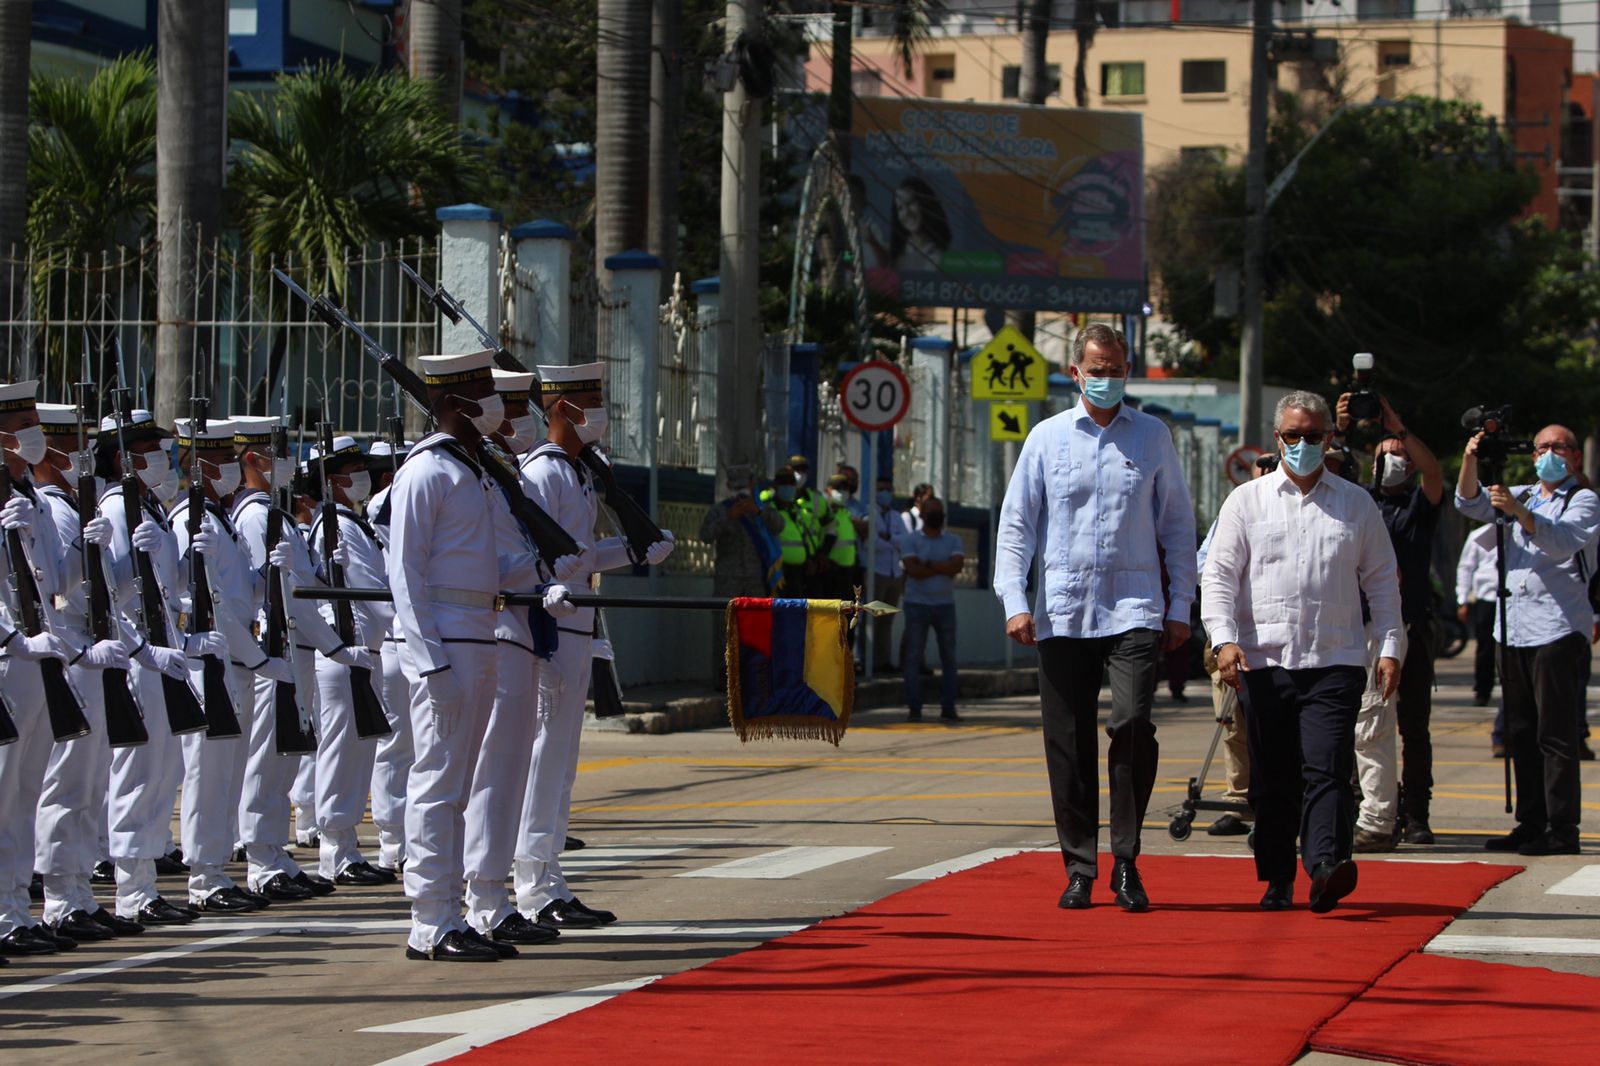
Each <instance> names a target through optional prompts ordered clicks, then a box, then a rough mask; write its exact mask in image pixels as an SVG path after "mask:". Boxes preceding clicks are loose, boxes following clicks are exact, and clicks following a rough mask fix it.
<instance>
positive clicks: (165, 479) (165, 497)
mask: <svg viewBox="0 0 1600 1066" xmlns="http://www.w3.org/2000/svg"><path fill="white" fill-rule="evenodd" d="M150 491H151V492H152V493H154V494H155V497H156V499H158V500H160V501H161V502H162V503H163V504H169V503H171V502H172V501H173V500H176V499H177V498H178V472H177V471H176V470H174V469H173V468H172V467H170V466H169V467H167V468H166V469H165V470H163V471H161V478H160V480H158V481H157V482H156V483H155V484H154V485H151V486H150Z"/></svg>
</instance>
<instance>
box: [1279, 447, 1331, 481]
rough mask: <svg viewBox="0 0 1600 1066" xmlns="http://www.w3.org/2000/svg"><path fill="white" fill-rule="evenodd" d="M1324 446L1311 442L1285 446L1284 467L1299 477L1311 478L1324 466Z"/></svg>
mask: <svg viewBox="0 0 1600 1066" xmlns="http://www.w3.org/2000/svg"><path fill="white" fill-rule="evenodd" d="M1322 456H1323V452H1322V445H1320V444H1312V443H1311V442H1309V441H1304V440H1302V441H1300V442H1298V443H1296V444H1285V445H1284V446H1283V465H1284V466H1286V467H1288V468H1289V471H1290V473H1292V474H1295V475H1296V476H1298V477H1310V476H1311V475H1312V474H1315V473H1316V472H1317V467H1319V466H1321V465H1322Z"/></svg>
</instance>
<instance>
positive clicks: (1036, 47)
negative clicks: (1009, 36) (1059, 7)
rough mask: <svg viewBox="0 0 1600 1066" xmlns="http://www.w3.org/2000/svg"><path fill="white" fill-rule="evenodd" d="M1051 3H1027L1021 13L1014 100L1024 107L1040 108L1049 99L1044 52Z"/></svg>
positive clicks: (1034, 0)
mask: <svg viewBox="0 0 1600 1066" xmlns="http://www.w3.org/2000/svg"><path fill="white" fill-rule="evenodd" d="M1050 8H1051V0H1027V6H1026V7H1025V8H1024V9H1023V13H1022V76H1021V77H1020V78H1019V79H1018V84H1017V99H1018V100H1021V101H1022V102H1023V103H1025V104H1042V103H1044V101H1045V97H1047V96H1049V95H1050V77H1049V68H1048V67H1047V66H1046V65H1045V48H1046V46H1047V45H1048V44H1049V42H1050Z"/></svg>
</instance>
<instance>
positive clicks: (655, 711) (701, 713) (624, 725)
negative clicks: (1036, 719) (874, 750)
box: [583, 666, 1039, 735]
mask: <svg viewBox="0 0 1600 1066" xmlns="http://www.w3.org/2000/svg"><path fill="white" fill-rule="evenodd" d="M930 684H931V685H934V686H937V678H936V677H934V676H933V675H924V680H923V686H924V691H925V692H926V691H928V690H929V689H928V686H929V685H930ZM935 691H936V688H935ZM960 691H961V698H962V699H963V700H971V699H998V698H1001V697H1004V696H1025V695H1029V694H1032V693H1035V692H1038V691H1039V668H1038V667H1036V666H1019V667H1014V668H1013V669H1011V670H1010V671H1007V670H1004V669H987V670H986V669H967V670H962V671H961V689H960ZM905 705H906V704H905V684H904V682H903V681H902V680H901V679H900V678H899V677H882V678H874V679H873V680H871V681H868V680H866V679H865V678H861V679H858V680H857V682H856V701H855V712H854V713H857V714H859V713H860V712H863V711H873V710H880V709H882V708H886V707H892V708H896V709H904V707H905ZM623 708H624V713H623V714H622V715H621V716H619V717H615V718H596V717H595V715H594V704H593V703H590V704H589V705H588V706H587V707H586V708H585V709H584V713H583V728H584V730H585V731H587V732H595V733H651V734H655V735H662V734H666V733H685V732H689V731H691V730H699V729H726V728H727V727H728V710H727V707H726V706H725V704H724V700H723V697H722V695H721V694H720V693H719V694H716V695H708V696H688V697H683V698H679V699H673V700H662V701H660V702H655V703H651V702H644V701H635V700H629V701H625V702H624V703H623Z"/></svg>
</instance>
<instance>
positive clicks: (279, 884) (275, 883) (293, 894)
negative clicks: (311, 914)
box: [261, 874, 311, 903]
mask: <svg viewBox="0 0 1600 1066" xmlns="http://www.w3.org/2000/svg"><path fill="white" fill-rule="evenodd" d="M261 894H262V895H263V896H266V897H267V898H268V899H270V900H273V901H274V902H281V903H303V902H305V901H306V900H308V899H310V898H311V889H309V888H307V887H306V886H305V885H302V884H300V883H299V882H298V881H296V880H294V879H293V878H292V877H290V876H289V875H288V874H276V875H275V876H273V877H271V878H269V879H268V880H267V883H266V884H264V885H262V886H261Z"/></svg>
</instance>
